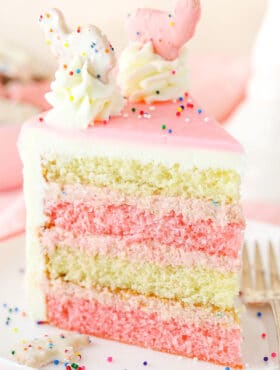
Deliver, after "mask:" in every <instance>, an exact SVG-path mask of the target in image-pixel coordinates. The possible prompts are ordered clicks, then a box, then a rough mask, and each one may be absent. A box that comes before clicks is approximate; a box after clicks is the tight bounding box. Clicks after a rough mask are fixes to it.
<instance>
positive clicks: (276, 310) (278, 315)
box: [269, 299, 280, 369]
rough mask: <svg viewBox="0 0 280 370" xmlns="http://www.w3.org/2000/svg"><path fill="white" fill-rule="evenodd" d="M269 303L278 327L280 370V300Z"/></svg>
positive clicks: (279, 360) (279, 363)
mask: <svg viewBox="0 0 280 370" xmlns="http://www.w3.org/2000/svg"><path fill="white" fill-rule="evenodd" d="M269 303H270V306H271V308H272V312H273V317H274V322H275V327H276V334H277V349H278V351H277V356H278V365H279V369H280V299H271V300H270V301H269Z"/></svg>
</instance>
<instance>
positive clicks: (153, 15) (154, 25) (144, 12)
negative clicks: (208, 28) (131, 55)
mask: <svg viewBox="0 0 280 370" xmlns="http://www.w3.org/2000/svg"><path fill="white" fill-rule="evenodd" d="M200 12H201V9H200V2H199V0H179V1H178V2H177V5H176V8H175V11H174V14H171V13H170V14H169V13H166V12H163V11H160V10H155V9H138V10H137V12H136V13H135V14H134V15H131V16H130V17H129V18H128V22H127V26H128V31H129V36H130V39H131V40H132V41H141V42H143V43H146V42H148V41H152V43H153V46H154V50H155V52H156V53H157V54H159V55H160V56H162V57H163V58H164V59H167V60H174V59H176V58H177V57H178V55H179V51H180V49H181V48H182V46H184V45H185V43H186V42H188V41H189V40H190V39H191V38H192V37H193V35H194V31H195V27H196V24H197V22H198V21H199V18H200Z"/></svg>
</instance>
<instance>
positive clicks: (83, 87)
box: [46, 58, 124, 129]
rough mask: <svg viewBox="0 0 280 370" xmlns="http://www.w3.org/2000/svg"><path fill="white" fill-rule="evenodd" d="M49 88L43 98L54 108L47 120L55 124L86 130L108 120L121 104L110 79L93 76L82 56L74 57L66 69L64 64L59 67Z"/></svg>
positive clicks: (121, 100)
mask: <svg viewBox="0 0 280 370" xmlns="http://www.w3.org/2000/svg"><path fill="white" fill-rule="evenodd" d="M69 71H70V72H69ZM51 89H52V91H51V92H49V93H47V94H46V99H47V101H48V102H49V103H50V104H51V105H52V106H53V109H52V110H50V111H49V112H48V114H47V117H46V120H47V122H48V123H49V124H51V125H55V126H60V127H65V128H67V127H68V128H81V129H86V128H87V127H88V126H90V125H93V124H94V121H107V120H108V119H109V118H110V116H111V115H117V114H119V113H120V110H121V109H122V107H123V105H124V102H123V98H122V97H121V95H120V93H119V91H118V88H117V86H116V84H115V82H114V81H112V78H111V79H110V80H109V83H107V84H105V83H103V82H102V81H101V79H99V78H97V77H93V76H92V75H91V74H90V73H89V72H88V64H87V62H86V61H84V60H83V59H81V58H76V59H75V60H74V61H73V63H72V64H71V65H70V66H68V68H67V70H66V69H65V68H64V67H63V66H61V67H60V68H59V69H58V71H57V72H56V74H55V81H54V82H53V83H52V84H51Z"/></svg>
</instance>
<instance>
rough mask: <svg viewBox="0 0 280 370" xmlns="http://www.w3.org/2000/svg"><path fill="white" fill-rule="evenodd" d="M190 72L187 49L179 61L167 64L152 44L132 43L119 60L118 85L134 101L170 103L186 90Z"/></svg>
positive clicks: (181, 52) (182, 50) (183, 50)
mask: <svg viewBox="0 0 280 370" xmlns="http://www.w3.org/2000/svg"><path fill="white" fill-rule="evenodd" d="M187 73H188V70H187V52H186V48H185V47H184V48H183V49H181V51H180V55H179V57H178V58H177V59H175V60H172V61H168V60H166V59H164V58H162V57H161V56H160V55H158V54H156V53H155V52H154V48H153V44H152V43H151V42H148V43H146V44H144V45H142V44H141V43H139V42H133V43H131V44H130V45H129V46H128V47H127V48H126V49H125V50H124V52H123V53H122V55H121V57H120V61H119V75H118V83H119V85H120V87H121V90H122V93H123V95H124V96H126V97H127V98H128V99H129V100H130V101H132V102H138V101H145V102H146V103H152V102H155V101H167V100H171V99H175V98H177V97H178V96H180V95H182V94H183V93H184V92H185V91H186V89H187Z"/></svg>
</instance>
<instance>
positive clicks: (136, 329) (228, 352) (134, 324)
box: [47, 289, 242, 367]
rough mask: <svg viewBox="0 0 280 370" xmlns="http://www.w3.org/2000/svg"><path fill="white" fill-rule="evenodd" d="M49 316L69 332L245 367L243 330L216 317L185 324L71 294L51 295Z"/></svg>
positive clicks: (108, 299)
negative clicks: (219, 320)
mask: <svg viewBox="0 0 280 370" xmlns="http://www.w3.org/2000/svg"><path fill="white" fill-rule="evenodd" d="M115 295H117V293H115ZM148 301H149V298H146V302H148ZM144 302H145V299H144V300H143V303H144ZM185 310H188V308H185ZM193 314H194V315H195V311H193ZM47 316H48V320H49V321H50V323H51V324H53V325H55V326H58V327H60V328H62V329H64V330H74V331H79V332H81V333H85V334H89V335H95V336H99V337H103V338H107V339H113V340H118V341H121V342H125V343H128V344H134V345H139V346H143V347H146V348H151V349H154V350H158V351H163V352H168V353H172V354H177V355H182V356H187V357H196V358H198V359H200V360H205V361H211V362H214V363H216V364H222V365H225V366H231V367H242V362H241V353H240V352H241V351H240V344H241V332H240V329H239V327H238V326H237V325H236V324H235V325H233V326H232V327H231V326H228V325H225V324H224V323H222V322H221V323H219V322H217V319H214V320H212V317H211V315H209V316H208V318H205V319H204V320H203V319H200V317H199V315H198V316H197V317H194V318H193V320H186V321H185V322H182V320H181V319H180V320H177V319H176V318H173V317H169V318H165V317H161V314H160V312H158V311H154V312H147V310H145V309H142V308H141V306H139V307H137V308H134V309H129V308H128V307H126V308H124V307H122V306H118V304H116V303H115V302H114V300H113V301H110V295H108V296H107V300H106V303H104V302H99V300H98V299H86V298H82V297H81V298H80V297H77V296H76V295H75V294H71V293H69V292H67V289H65V290H64V292H59V293H58V294H57V293H55V291H54V292H52V293H51V292H50V293H49V294H48V295H47Z"/></svg>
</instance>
